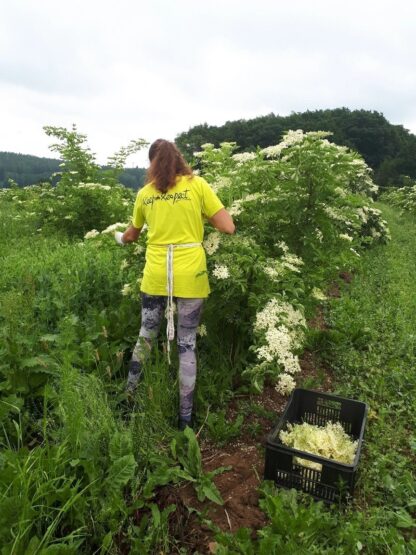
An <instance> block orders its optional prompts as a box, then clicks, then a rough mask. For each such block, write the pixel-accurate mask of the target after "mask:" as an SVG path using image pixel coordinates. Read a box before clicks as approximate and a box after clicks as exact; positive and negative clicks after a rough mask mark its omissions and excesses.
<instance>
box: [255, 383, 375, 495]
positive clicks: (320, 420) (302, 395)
mask: <svg viewBox="0 0 416 555" xmlns="http://www.w3.org/2000/svg"><path fill="white" fill-rule="evenodd" d="M367 411H368V405H366V403H362V402H361V401H354V400H352V399H344V398H343V397H338V396H336V395H329V394H327V393H321V392H319V391H309V390H307V389H299V388H298V389H295V390H294V391H293V393H292V395H291V397H290V399H289V402H288V404H287V406H286V409H285V411H284V413H283V415H282V417H281V418H280V420H279V422H278V424H277V425H276V426H275V428H274V429H273V431H272V433H271V434H270V435H269V436H268V438H267V443H266V462H265V468H264V479H265V480H273V481H274V482H275V483H276V484H277V485H278V486H281V487H284V488H295V489H298V490H301V491H304V492H306V493H309V494H310V495H312V496H313V497H315V499H320V500H323V501H326V502H328V503H331V502H338V501H343V500H345V499H347V498H348V497H350V496H352V495H353V492H354V485H355V479H356V474H357V467H358V461H359V458H360V453H361V446H362V443H363V436H364V429H365V424H366V420H367ZM329 421H331V422H340V423H341V424H342V426H343V428H344V430H345V431H346V433H347V434H348V435H350V436H351V437H352V439H353V440H354V441H356V440H358V446H357V452H356V454H355V459H354V462H353V464H344V463H340V462H337V461H334V460H332V459H326V458H324V457H320V456H317V455H313V454H312V453H306V452H304V451H298V450H297V449H293V448H291V447H287V446H286V445H283V443H282V442H281V440H280V439H279V433H280V431H281V430H282V429H283V430H284V429H286V425H287V424H288V423H291V424H302V423H303V422H307V423H308V424H315V425H317V426H325V424H326V423H327V422H329ZM295 458H301V459H306V460H308V461H312V462H314V463H318V464H320V465H322V470H320V471H319V470H315V469H312V468H307V467H304V466H302V465H300V464H298V463H297V462H295Z"/></svg>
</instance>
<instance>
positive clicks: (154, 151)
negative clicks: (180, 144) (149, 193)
mask: <svg viewBox="0 0 416 555" xmlns="http://www.w3.org/2000/svg"><path fill="white" fill-rule="evenodd" d="M149 160H150V167H149V169H148V170H147V176H146V177H147V178H146V183H151V182H152V183H154V185H155V187H156V189H157V190H158V191H160V192H161V193H166V191H167V190H168V189H170V188H171V187H173V186H174V185H175V183H176V176H177V175H189V176H190V177H191V176H192V175H193V174H192V169H191V168H190V167H189V166H188V164H187V163H186V161H185V159H184V157H183V156H182V154H181V153H180V152H179V149H178V148H177V146H176V145H175V144H174V143H171V142H170V141H165V140H164V139H157V141H155V142H154V143H152V145H151V146H150V149H149Z"/></svg>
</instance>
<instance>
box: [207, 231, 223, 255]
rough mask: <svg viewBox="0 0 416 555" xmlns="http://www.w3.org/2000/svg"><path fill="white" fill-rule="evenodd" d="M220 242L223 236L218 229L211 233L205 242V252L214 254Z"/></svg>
mask: <svg viewBox="0 0 416 555" xmlns="http://www.w3.org/2000/svg"><path fill="white" fill-rule="evenodd" d="M220 242H221V236H220V234H219V233H218V232H217V231H214V232H213V233H210V234H209V235H208V237H207V238H206V239H205V241H204V243H203V245H204V248H205V252H206V253H207V254H208V255H210V256H211V255H212V254H214V253H215V252H217V250H218V247H219V246H220Z"/></svg>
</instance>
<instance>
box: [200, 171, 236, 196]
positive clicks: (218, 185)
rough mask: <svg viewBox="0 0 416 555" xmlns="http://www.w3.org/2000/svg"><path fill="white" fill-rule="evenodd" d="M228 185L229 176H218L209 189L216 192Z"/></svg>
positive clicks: (229, 181) (229, 183)
mask: <svg viewBox="0 0 416 555" xmlns="http://www.w3.org/2000/svg"><path fill="white" fill-rule="evenodd" d="M194 173H195V172H194ZM230 185H231V179H230V178H229V177H218V178H217V179H216V180H215V181H214V182H213V183H211V189H212V190H213V191H214V192H215V193H218V191H220V189H225V188H227V187H229V186H230Z"/></svg>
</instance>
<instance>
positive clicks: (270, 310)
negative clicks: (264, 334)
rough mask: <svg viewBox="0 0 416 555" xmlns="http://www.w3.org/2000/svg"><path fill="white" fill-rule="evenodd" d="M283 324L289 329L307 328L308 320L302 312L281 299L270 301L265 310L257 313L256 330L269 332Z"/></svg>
mask: <svg viewBox="0 0 416 555" xmlns="http://www.w3.org/2000/svg"><path fill="white" fill-rule="evenodd" d="M281 322H282V323H283V324H285V325H286V326H287V327H289V328H306V320H305V317H304V316H303V314H302V312H301V311H300V310H297V309H296V308H294V307H293V306H292V305H291V304H289V303H287V302H285V301H281V300H279V299H270V301H269V302H268V303H267V304H266V306H265V307H264V308H263V310H260V311H259V312H257V315H256V322H255V324H254V329H255V330H256V331H261V330H267V329H269V328H271V327H274V326H276V325H277V324H278V323H281Z"/></svg>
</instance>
